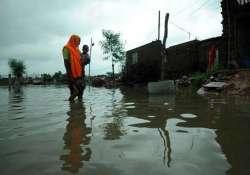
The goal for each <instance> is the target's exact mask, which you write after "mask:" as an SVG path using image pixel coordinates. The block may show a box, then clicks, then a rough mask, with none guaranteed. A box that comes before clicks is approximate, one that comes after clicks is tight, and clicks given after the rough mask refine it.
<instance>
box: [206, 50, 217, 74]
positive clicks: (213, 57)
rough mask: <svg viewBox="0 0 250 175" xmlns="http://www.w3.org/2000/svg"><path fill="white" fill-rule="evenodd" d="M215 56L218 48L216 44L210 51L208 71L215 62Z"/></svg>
mask: <svg viewBox="0 0 250 175" xmlns="http://www.w3.org/2000/svg"><path fill="white" fill-rule="evenodd" d="M215 57H216V48H215V47H214V46H211V47H210V48H209V51H208V67H207V70H208V71H211V70H212V68H213V66H214V62H215Z"/></svg>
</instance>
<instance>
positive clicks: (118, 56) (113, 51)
mask: <svg viewBox="0 0 250 175" xmlns="http://www.w3.org/2000/svg"><path fill="white" fill-rule="evenodd" d="M102 35H103V37H104V40H103V41H100V45H101V48H102V50H103V53H104V55H105V57H104V60H108V59H111V60H112V62H115V63H118V62H119V63H123V62H124V60H125V51H124V44H123V43H122V41H121V34H120V33H115V32H113V31H112V30H102Z"/></svg>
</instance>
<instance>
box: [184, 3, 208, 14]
mask: <svg viewBox="0 0 250 175" xmlns="http://www.w3.org/2000/svg"><path fill="white" fill-rule="evenodd" d="M208 2H211V1H210V0H206V1H205V2H204V3H202V4H201V5H200V7H199V8H197V9H196V10H194V11H193V12H192V13H190V14H189V15H188V16H192V15H193V14H195V13H196V12H198V11H199V10H200V9H202V8H203V7H205V5H207V3H208Z"/></svg>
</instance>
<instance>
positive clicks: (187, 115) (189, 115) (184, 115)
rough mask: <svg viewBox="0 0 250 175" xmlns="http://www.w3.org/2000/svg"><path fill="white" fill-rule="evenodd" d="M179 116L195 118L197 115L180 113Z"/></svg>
mask: <svg viewBox="0 0 250 175" xmlns="http://www.w3.org/2000/svg"><path fill="white" fill-rule="evenodd" d="M180 116H181V117H183V118H196V117H198V116H197V115H194V114H188V113H187V114H181V115H180Z"/></svg>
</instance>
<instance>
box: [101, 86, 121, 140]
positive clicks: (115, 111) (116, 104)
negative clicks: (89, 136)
mask: <svg viewBox="0 0 250 175" xmlns="http://www.w3.org/2000/svg"><path fill="white" fill-rule="evenodd" d="M116 92H117V90H115V89H111V94H110V95H111V99H110V105H111V115H109V116H106V117H107V118H110V119H111V121H110V122H108V123H105V124H104V139H105V140H116V139H120V137H121V136H123V135H125V134H126V130H125V128H124V125H123V117H124V116H126V111H124V110H123V105H121V101H118V99H117V98H116Z"/></svg>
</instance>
